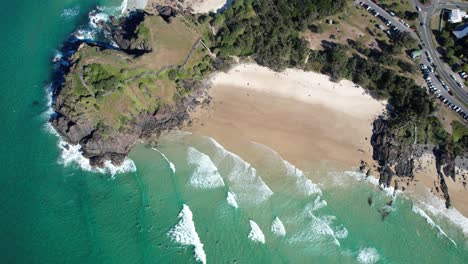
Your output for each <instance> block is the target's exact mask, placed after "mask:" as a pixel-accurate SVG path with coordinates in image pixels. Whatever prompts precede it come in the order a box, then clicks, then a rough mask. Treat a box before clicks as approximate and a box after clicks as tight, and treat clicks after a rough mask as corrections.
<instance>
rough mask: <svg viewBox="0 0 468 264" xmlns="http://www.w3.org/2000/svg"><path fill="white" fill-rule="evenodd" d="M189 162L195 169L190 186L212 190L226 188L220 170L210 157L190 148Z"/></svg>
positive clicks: (188, 153) (188, 152)
mask: <svg viewBox="0 0 468 264" xmlns="http://www.w3.org/2000/svg"><path fill="white" fill-rule="evenodd" d="M187 161H188V162H189V164H192V165H194V166H196V167H195V170H194V171H193V173H192V176H191V177H190V185H192V186H193V187H195V188H203V189H212V188H218V187H222V186H224V181H223V178H222V177H221V175H220V174H219V172H218V168H216V166H215V165H214V163H213V162H212V161H211V159H210V157H209V156H208V155H206V154H204V153H202V152H200V151H198V150H196V149H195V148H192V147H189V148H188V151H187Z"/></svg>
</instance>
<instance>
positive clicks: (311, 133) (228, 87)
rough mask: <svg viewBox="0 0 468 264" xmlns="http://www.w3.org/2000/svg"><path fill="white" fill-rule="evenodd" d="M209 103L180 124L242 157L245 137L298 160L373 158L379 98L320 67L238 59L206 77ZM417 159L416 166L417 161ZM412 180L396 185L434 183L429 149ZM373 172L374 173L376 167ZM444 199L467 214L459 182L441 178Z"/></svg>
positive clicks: (417, 187)
mask: <svg viewBox="0 0 468 264" xmlns="http://www.w3.org/2000/svg"><path fill="white" fill-rule="evenodd" d="M212 83H213V84H212V87H211V88H210V91H209V94H210V96H211V97H212V103H211V104H210V106H209V107H207V108H205V109H200V110H198V111H195V112H194V113H192V116H193V120H194V122H193V124H192V126H191V127H187V128H186V130H188V131H190V132H193V133H196V134H201V135H205V136H209V137H212V138H214V139H215V140H217V141H218V142H221V144H222V145H223V146H225V147H226V148H227V149H229V150H230V151H233V152H234V153H237V154H239V155H241V156H242V157H243V158H246V159H247V161H249V159H250V161H253V160H254V159H256V157H255V156H252V153H251V152H249V151H248V149H249V147H248V145H252V142H255V143H260V144H263V145H265V146H268V147H269V148H271V149H273V150H274V151H276V152H278V153H279V154H280V155H281V156H282V157H283V158H284V159H285V160H288V161H289V162H291V163H293V164H295V165H296V166H297V167H299V168H303V167H309V166H311V165H312V166H313V165H317V164H321V163H323V162H324V161H325V162H327V163H328V164H331V165H333V166H335V167H336V168H342V169H350V168H351V167H356V166H358V165H359V164H360V161H361V160H364V161H366V162H368V163H369V164H370V165H372V164H374V162H373V160H372V147H371V145H370V137H371V134H372V121H373V120H374V119H375V118H376V117H377V116H378V115H379V114H381V113H382V112H383V111H384V108H385V105H386V102H379V101H376V100H375V99H373V98H372V97H371V96H369V95H368V94H366V93H365V92H364V89H363V88H361V87H358V86H356V85H355V84H353V83H352V82H350V81H341V82H339V83H334V82H331V81H330V80H329V77H328V76H326V75H322V74H318V73H313V72H304V71H300V70H286V71H284V72H282V73H277V72H274V71H272V70H269V69H268V68H265V67H261V66H258V65H256V64H240V65H237V66H235V67H234V68H233V69H231V70H230V71H229V72H228V73H218V74H216V75H215V76H214V77H213V80H212ZM419 164H421V165H422V166H418V165H419ZM415 167H416V168H418V167H420V168H421V169H419V170H417V171H416V173H415V175H416V176H415V180H414V181H412V182H410V184H409V185H407V184H406V183H407V179H400V180H399V181H400V183H399V186H400V189H401V187H403V186H404V187H405V188H406V189H407V191H408V192H419V191H421V192H427V190H428V189H431V188H432V189H433V193H434V194H435V195H437V196H438V197H443V196H441V195H442V192H441V191H440V190H439V192H437V191H436V189H435V186H434V181H436V185H437V182H438V180H437V173H436V171H435V161H434V158H433V156H432V155H431V156H429V155H427V156H423V157H422V158H421V159H419V160H418V163H417V164H416V166H415ZM373 174H375V175H377V173H376V172H374V173H373ZM447 185H448V188H449V192H450V196H451V199H452V204H453V205H454V206H455V207H456V208H457V209H458V210H459V211H460V212H461V213H462V214H464V215H465V216H466V215H468V204H467V203H466V201H467V200H468V196H467V195H468V191H467V190H466V189H465V188H464V187H463V185H462V184H461V182H459V181H457V182H453V180H452V179H448V180H447Z"/></svg>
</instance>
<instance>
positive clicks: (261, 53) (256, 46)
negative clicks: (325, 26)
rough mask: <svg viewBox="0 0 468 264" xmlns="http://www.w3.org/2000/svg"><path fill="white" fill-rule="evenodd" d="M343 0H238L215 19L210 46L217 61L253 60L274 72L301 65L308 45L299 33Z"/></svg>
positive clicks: (343, 3) (339, 8)
mask: <svg viewBox="0 0 468 264" xmlns="http://www.w3.org/2000/svg"><path fill="white" fill-rule="evenodd" d="M344 5H345V0H333V1H332V0H316V1H310V0H309V1H307V0H260V1H254V0H238V1H235V2H234V3H233V5H231V7H230V8H228V9H227V10H225V11H224V12H222V13H220V14H216V15H214V18H213V20H212V23H211V24H212V26H213V27H214V28H216V29H217V30H218V31H217V35H216V37H215V38H216V40H215V43H214V45H213V48H214V51H215V52H216V53H217V54H218V56H220V57H227V56H254V57H255V60H256V61H257V62H258V63H259V64H262V65H265V66H268V67H270V68H272V69H275V70H282V69H285V68H286V67H291V66H293V67H296V66H299V65H301V64H302V63H303V62H304V60H305V58H306V56H307V54H308V44H307V42H306V41H305V40H303V39H302V38H300V37H299V33H300V32H301V31H303V30H305V29H306V28H307V26H309V25H312V22H314V21H315V20H316V19H318V18H322V17H324V16H328V15H332V14H334V13H336V12H337V11H339V10H341V9H342V8H343V6H344Z"/></svg>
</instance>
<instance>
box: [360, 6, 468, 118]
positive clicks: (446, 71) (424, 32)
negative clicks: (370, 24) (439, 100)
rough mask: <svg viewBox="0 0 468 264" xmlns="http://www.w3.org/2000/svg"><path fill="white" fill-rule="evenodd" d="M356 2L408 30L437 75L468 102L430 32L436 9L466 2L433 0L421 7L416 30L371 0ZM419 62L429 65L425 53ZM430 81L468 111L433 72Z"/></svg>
mask: <svg viewBox="0 0 468 264" xmlns="http://www.w3.org/2000/svg"><path fill="white" fill-rule="evenodd" d="M356 2H357V3H358V4H359V2H364V3H366V4H367V5H369V6H370V7H371V8H372V9H374V10H376V11H377V12H378V13H379V14H381V15H382V16H383V17H385V18H386V19H388V20H389V21H391V22H392V24H393V25H395V26H397V27H398V28H399V29H400V30H402V31H407V32H409V33H410V34H411V35H412V36H413V37H414V38H415V39H416V40H418V44H422V46H423V48H424V49H423V50H424V51H427V52H428V53H429V55H430V56H431V57H432V60H433V63H434V65H436V71H437V72H436V73H437V74H438V75H439V77H440V78H441V79H442V80H444V81H445V83H446V84H447V85H448V87H449V88H450V89H451V90H452V92H453V93H455V94H456V95H457V96H458V97H459V98H460V99H461V100H462V101H463V102H465V103H468V93H467V91H466V90H464V89H462V88H460V87H458V85H457V84H456V83H455V81H454V80H453V79H452V78H451V77H450V75H451V74H453V75H454V76H455V77H456V78H457V80H459V81H462V80H461V78H460V76H458V74H456V73H454V72H453V71H452V70H451V69H450V67H449V66H448V65H447V64H445V63H444V62H443V61H442V60H441V59H440V57H441V55H440V54H439V53H438V51H437V50H436V49H435V46H434V43H433V41H432V32H430V20H431V17H432V15H433V14H434V13H435V12H437V10H441V9H442V8H457V5H459V6H461V7H462V8H464V7H465V6H466V7H467V8H468V3H458V2H456V3H455V2H454V1H449V0H445V1H443V0H440V3H439V1H437V0H433V3H432V5H431V6H429V7H423V6H420V7H421V9H422V10H421V12H419V13H420V15H419V19H420V22H422V23H423V24H424V26H423V27H419V30H418V32H416V31H414V30H413V29H410V28H408V27H406V26H405V25H403V24H402V23H401V22H400V21H399V19H400V18H397V17H392V16H390V14H389V13H387V11H385V10H383V9H382V8H381V7H379V6H378V5H377V4H375V3H373V2H372V1H371V0H356ZM411 2H412V4H413V5H414V6H416V5H419V3H418V1H417V0H411ZM420 63H424V64H426V65H427V66H429V65H431V63H430V62H429V60H428V57H427V56H426V54H423V55H422V56H421V59H420ZM430 77H431V81H432V83H433V84H434V86H435V87H436V88H438V89H439V90H440V93H441V95H442V96H444V97H445V98H447V99H448V100H449V101H450V102H451V103H453V104H455V105H457V106H459V107H460V108H462V109H463V110H464V111H465V113H468V107H466V106H465V104H463V103H462V102H460V100H458V99H457V98H456V97H455V96H452V95H450V94H449V93H448V91H447V90H446V89H445V88H444V87H443V86H442V83H441V82H440V81H439V80H438V79H437V78H436V76H435V73H431V74H430ZM462 83H463V82H462Z"/></svg>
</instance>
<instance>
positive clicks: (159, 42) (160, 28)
mask: <svg viewBox="0 0 468 264" xmlns="http://www.w3.org/2000/svg"><path fill="white" fill-rule="evenodd" d="M144 25H145V26H146V27H147V28H148V30H149V33H150V35H151V36H150V38H151V41H150V43H151V45H152V47H153V51H152V52H150V53H148V54H146V55H145V56H142V57H141V58H139V59H138V60H137V64H139V65H141V66H144V67H148V68H151V69H161V68H163V67H167V66H170V65H181V64H182V63H183V62H184V60H185V58H186V57H187V55H188V54H189V52H190V50H191V49H192V46H193V44H194V43H195V42H196V40H197V39H198V38H199V37H200V35H199V34H198V33H197V32H196V31H195V30H194V29H193V28H191V27H188V26H187V25H186V22H185V21H183V19H182V18H179V17H176V18H174V19H172V21H171V23H166V22H165V21H164V20H163V19H162V18H161V17H159V16H150V17H147V18H146V19H145V21H144Z"/></svg>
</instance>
